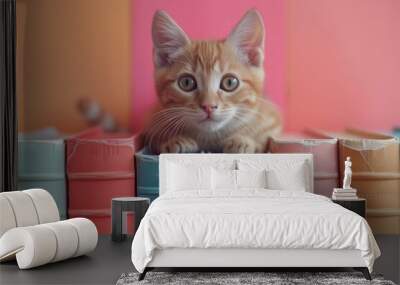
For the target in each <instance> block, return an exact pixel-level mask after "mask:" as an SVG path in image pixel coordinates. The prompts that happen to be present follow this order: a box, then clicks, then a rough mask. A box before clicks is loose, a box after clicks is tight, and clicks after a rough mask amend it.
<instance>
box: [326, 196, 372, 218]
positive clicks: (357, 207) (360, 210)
mask: <svg viewBox="0 0 400 285" xmlns="http://www.w3.org/2000/svg"><path fill="white" fill-rule="evenodd" d="M332 202H333V203H336V204H339V205H340V206H342V207H344V208H346V209H348V210H350V211H353V212H354V213H356V214H359V215H360V216H361V217H363V218H365V208H366V203H367V201H366V200H365V199H363V198H357V199H354V200H334V199H332Z"/></svg>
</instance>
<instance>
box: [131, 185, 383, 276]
mask: <svg viewBox="0 0 400 285" xmlns="http://www.w3.org/2000/svg"><path fill="white" fill-rule="evenodd" d="M210 194H211V193H210ZM165 248H274V249H279V248H286V249H287V248H290V249H294V248H301V249H358V250H360V251H361V255H362V257H363V259H364V260H365V264H366V266H367V267H368V268H369V270H370V271H371V272H372V267H373V263H374V260H375V259H376V258H377V257H379V255H380V251H379V248H378V246H377V244H376V241H375V239H374V237H373V235H372V232H371V230H370V228H369V226H368V224H367V222H366V221H365V219H363V218H362V217H360V216H359V215H357V214H354V213H353V212H351V211H349V210H346V209H344V208H342V207H341V206H339V205H337V204H335V203H333V202H332V201H330V199H328V198H326V197H323V196H319V195H315V194H311V193H307V192H299V191H276V190H265V189H264V190H262V189H248V190H240V191H235V192H228V191H227V192H225V193H224V192H220V193H219V195H218V197H216V196H215V193H213V194H212V195H207V193H204V192H203V193H201V194H199V193H198V192H197V191H184V192H172V193H166V194H164V195H163V196H161V197H159V198H158V199H156V200H155V201H154V202H153V203H152V205H151V207H150V208H149V210H148V212H147V213H146V215H145V217H144V218H143V220H142V221H141V223H140V226H139V228H138V230H137V232H136V235H135V237H134V240H133V243H132V262H133V264H134V266H135V268H136V269H137V270H138V271H139V272H143V270H144V268H145V267H146V265H147V264H148V263H149V262H150V261H151V260H152V257H153V252H154V250H155V249H165Z"/></svg>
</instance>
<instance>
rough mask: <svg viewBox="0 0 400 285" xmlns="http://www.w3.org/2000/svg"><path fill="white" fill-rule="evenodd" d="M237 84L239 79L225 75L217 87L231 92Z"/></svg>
mask: <svg viewBox="0 0 400 285" xmlns="http://www.w3.org/2000/svg"><path fill="white" fill-rule="evenodd" d="M238 86H239V79H237V78H236V77H235V76H233V75H225V76H224V77H223V78H222V80H221V83H220V86H219V88H221V89H222V90H224V91H227V92H232V91H234V90H235V89H236V88H238Z"/></svg>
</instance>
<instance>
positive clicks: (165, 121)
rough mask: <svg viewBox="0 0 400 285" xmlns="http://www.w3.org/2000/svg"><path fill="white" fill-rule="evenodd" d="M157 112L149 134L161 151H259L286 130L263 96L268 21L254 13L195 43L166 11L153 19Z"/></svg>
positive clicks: (151, 142) (148, 139) (154, 149)
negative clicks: (216, 35) (224, 31)
mask: <svg viewBox="0 0 400 285" xmlns="http://www.w3.org/2000/svg"><path fill="white" fill-rule="evenodd" d="M152 37H153V45H154V65H155V82H156V90H157V95H158V98H159V105H158V106H157V110H156V111H155V112H154V113H153V114H152V118H151V120H150V122H149V124H148V126H147V131H146V133H145V138H146V143H147V145H148V147H149V148H150V150H151V151H152V152H154V153H160V152H173V153H178V152H198V151H211V152H220V151H223V152H228V153H254V152H263V151H264V150H265V147H266V144H267V140H268V137H270V136H272V135H276V134H278V133H279V132H280V131H281V125H282V123H281V118H280V115H279V112H278V110H277V109H276V107H275V106H274V105H273V104H272V103H271V102H269V101H267V100H266V99H265V98H264V96H263V81H264V68H263V61H264V24H263V20H262V18H261V16H260V14H259V13H258V12H257V11H255V10H250V11H249V12H247V14H246V15H245V16H244V17H243V18H242V19H241V21H240V22H239V23H238V24H237V25H236V26H235V27H234V29H233V30H232V32H231V33H230V34H229V35H228V37H227V38H226V39H224V40H216V41H212V40H210V41H197V40H196V41H195V40H190V39H189V38H188V36H187V35H186V34H185V32H184V31H183V30H182V29H181V28H180V27H179V26H178V25H177V24H176V23H175V22H174V20H172V18H171V17H170V16H169V15H168V14H167V13H166V12H164V11H157V12H156V13H155V15H154V18H153V26H152Z"/></svg>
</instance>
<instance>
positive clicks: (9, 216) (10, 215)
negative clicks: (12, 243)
mask: <svg viewBox="0 0 400 285" xmlns="http://www.w3.org/2000/svg"><path fill="white" fill-rule="evenodd" d="M1 194H2V193H0V237H1V236H2V235H3V234H4V233H5V232H6V231H8V230H10V229H12V228H15V227H16V226H17V223H16V221H15V216H14V211H13V209H12V207H11V204H10V202H9V201H8V199H7V198H6V197H3V196H2V195H1Z"/></svg>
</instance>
